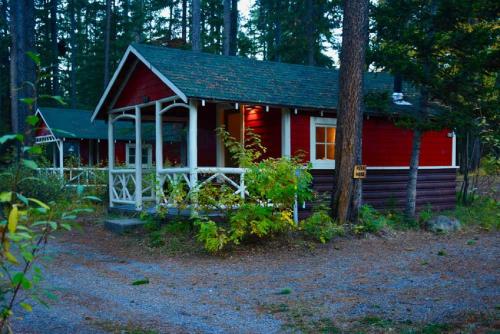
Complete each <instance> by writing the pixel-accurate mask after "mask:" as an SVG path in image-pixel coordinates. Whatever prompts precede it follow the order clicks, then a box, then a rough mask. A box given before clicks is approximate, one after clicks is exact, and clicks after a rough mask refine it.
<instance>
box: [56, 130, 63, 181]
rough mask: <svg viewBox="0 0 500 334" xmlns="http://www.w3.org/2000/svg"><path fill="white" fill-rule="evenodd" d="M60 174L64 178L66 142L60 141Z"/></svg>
mask: <svg viewBox="0 0 500 334" xmlns="http://www.w3.org/2000/svg"><path fill="white" fill-rule="evenodd" d="M57 146H58V147H59V174H61V177H63V176H64V141H63V140H62V139H59V145H57Z"/></svg>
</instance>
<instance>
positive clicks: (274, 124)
mask: <svg viewBox="0 0 500 334" xmlns="http://www.w3.org/2000/svg"><path fill="white" fill-rule="evenodd" d="M245 127H246V128H252V129H253V131H254V132H255V133H256V134H258V135H259V136H260V137H261V139H262V145H263V146H264V147H266V148H267V152H266V154H265V155H264V156H263V157H264V158H269V157H272V158H278V157H280V156H281V110H280V109H277V108H271V109H270V110H269V112H266V111H265V108H263V107H261V106H247V107H245ZM292 136H293V132H292Z"/></svg>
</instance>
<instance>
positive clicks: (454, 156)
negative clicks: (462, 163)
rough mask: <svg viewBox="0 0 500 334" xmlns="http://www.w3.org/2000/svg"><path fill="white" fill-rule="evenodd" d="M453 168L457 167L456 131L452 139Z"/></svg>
mask: <svg viewBox="0 0 500 334" xmlns="http://www.w3.org/2000/svg"><path fill="white" fill-rule="evenodd" d="M451 166H452V167H456V166H457V135H456V133H455V131H453V132H452V137H451Z"/></svg>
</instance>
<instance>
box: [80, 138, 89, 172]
mask: <svg viewBox="0 0 500 334" xmlns="http://www.w3.org/2000/svg"><path fill="white" fill-rule="evenodd" d="M89 144H90V143H89V140H88V139H84V140H80V162H81V164H82V165H83V166H87V165H88V164H89V149H90V147H89Z"/></svg>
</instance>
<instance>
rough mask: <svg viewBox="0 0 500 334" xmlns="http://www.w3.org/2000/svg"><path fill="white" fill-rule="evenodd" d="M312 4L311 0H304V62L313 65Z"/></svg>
mask: <svg viewBox="0 0 500 334" xmlns="http://www.w3.org/2000/svg"><path fill="white" fill-rule="evenodd" d="M313 6H314V4H313V0H306V43H307V59H306V64H307V65H311V66H314V51H315V50H314V30H315V29H314V21H313V14H314V7H313Z"/></svg>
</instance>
